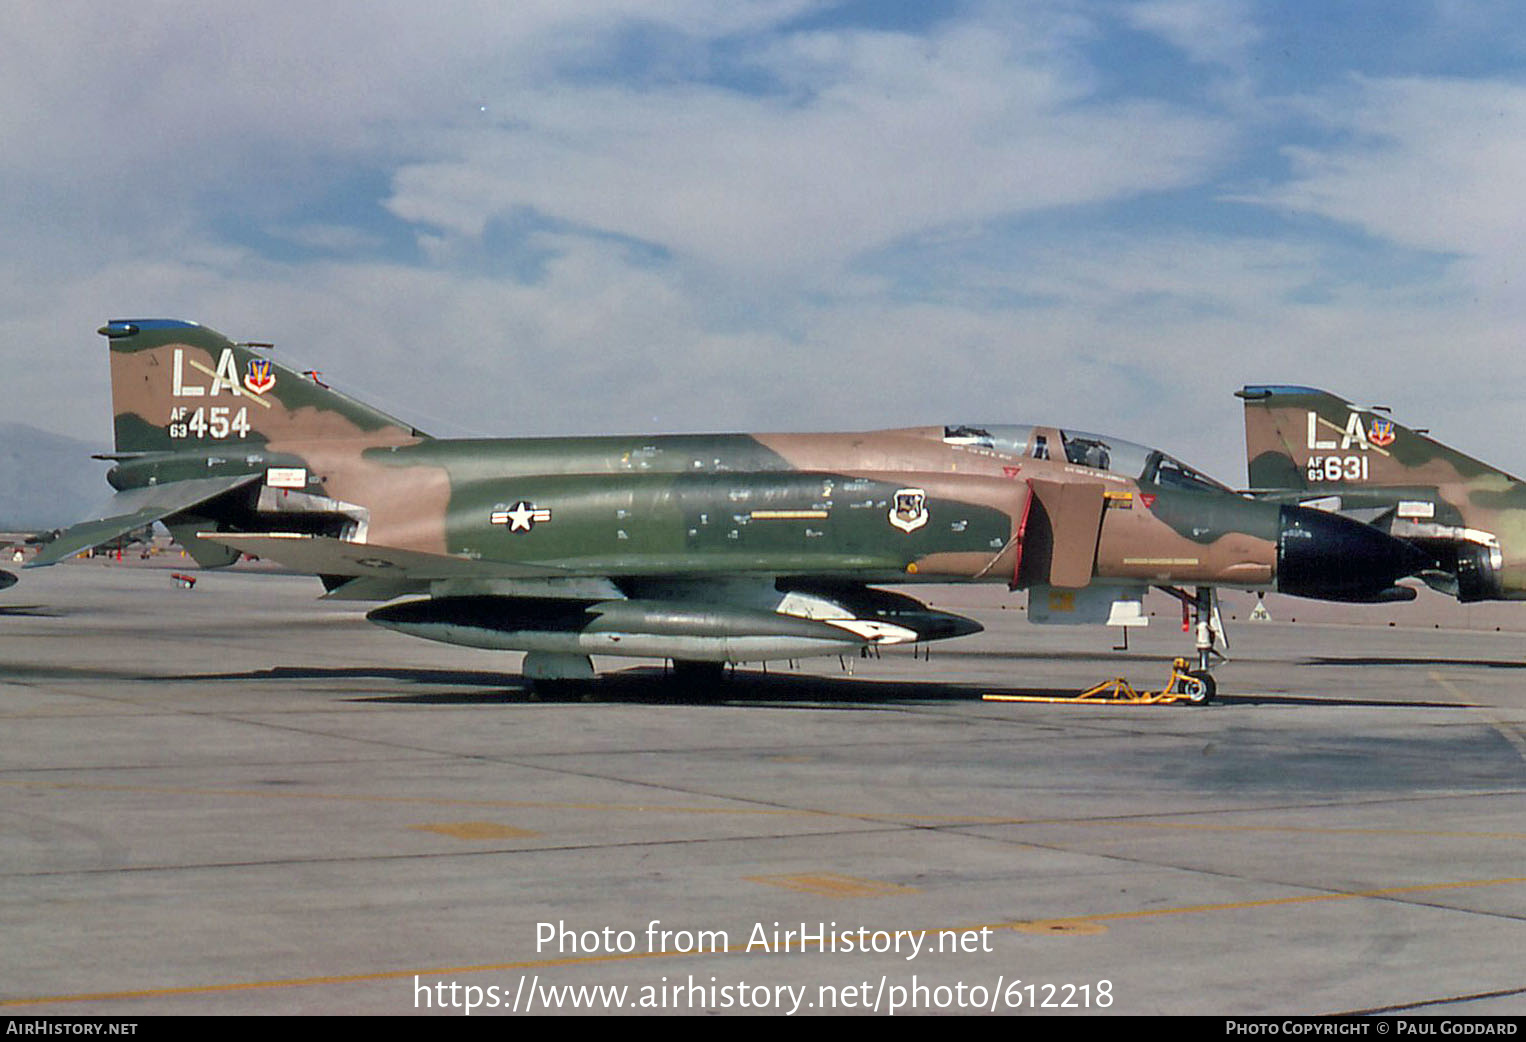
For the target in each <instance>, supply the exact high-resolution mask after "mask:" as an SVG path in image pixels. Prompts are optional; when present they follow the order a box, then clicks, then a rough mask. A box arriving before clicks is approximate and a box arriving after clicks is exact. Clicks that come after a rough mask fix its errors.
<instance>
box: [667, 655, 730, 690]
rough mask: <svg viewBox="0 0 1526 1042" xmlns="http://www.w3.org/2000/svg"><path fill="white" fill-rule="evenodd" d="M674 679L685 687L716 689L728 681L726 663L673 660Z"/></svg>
mask: <svg viewBox="0 0 1526 1042" xmlns="http://www.w3.org/2000/svg"><path fill="white" fill-rule="evenodd" d="M673 679H674V681H676V682H677V683H679V684H681V685H683V686H684V687H714V686H716V685H719V684H722V683H724V682H725V680H726V663H724V662H696V661H693V660H690V659H674V660H673Z"/></svg>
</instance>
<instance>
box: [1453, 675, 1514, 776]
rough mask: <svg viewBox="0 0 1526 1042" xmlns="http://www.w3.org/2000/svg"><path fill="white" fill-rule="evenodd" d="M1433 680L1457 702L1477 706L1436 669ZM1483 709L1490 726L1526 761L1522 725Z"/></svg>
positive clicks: (1488, 709) (1491, 710)
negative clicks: (1502, 718)
mask: <svg viewBox="0 0 1526 1042" xmlns="http://www.w3.org/2000/svg"><path fill="white" fill-rule="evenodd" d="M1431 679H1432V680H1433V681H1435V682H1436V684H1437V686H1438V687H1440V688H1441V690H1443V691H1445V692H1446V693H1447V694H1448V695H1450V696H1451V697H1452V698H1454V699H1456V700H1457V701H1459V702H1462V703H1465V704H1467V705H1476V704H1477V703H1476V701H1475V700H1474V699H1471V698H1469V697H1468V696H1467V695H1465V694H1463V692H1462V689H1461V688H1460V687H1458V686H1457V684H1456V682H1454V681H1452V680H1449V679H1447V678H1446V677H1444V676H1442V675H1441V674H1440V673H1438V672H1436V671H1435V670H1434V669H1433V670H1431ZM1481 708H1483V709H1484V712H1485V719H1486V720H1488V721H1489V726H1490V727H1492V728H1494V729H1495V730H1496V731H1498V732H1499V733H1500V735H1501V736H1502V737H1503V738H1504V739H1505V741H1507V742H1509V743H1510V745H1511V747H1512V748H1514V749H1515V751H1516V752H1518V753H1520V754H1521V759H1523V760H1526V733H1523V732H1522V731H1521V725H1520V724H1517V723H1514V722H1512V721H1510V720H1501V719H1500V718H1499V717H1498V716H1497V715H1495V713H1494V711H1493V709H1492V707H1489V706H1483V707H1481Z"/></svg>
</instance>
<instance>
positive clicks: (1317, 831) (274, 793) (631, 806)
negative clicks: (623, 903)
mask: <svg viewBox="0 0 1526 1042" xmlns="http://www.w3.org/2000/svg"><path fill="white" fill-rule="evenodd" d="M790 762H795V761H794V760H791V761H790ZM4 787H20V788H41V789H58V790H62V791H71V792H117V793H140V794H149V795H156V796H161V795H169V796H215V797H231V798H240V799H267V800H268V799H274V800H313V801H319V802H321V801H324V800H334V801H338V802H344V803H378V804H397V805H402V806H425V807H474V808H486V809H500V810H501V809H507V810H557V811H562V810H583V811H592V812H595V813H630V814H695V815H738V816H743V817H768V818H841V819H845V820H849V821H867V822H882V823H885V824H895V823H897V822H918V823H921V824H929V825H992V826H1014V827H1056V826H1067V827H1070V828H1077V829H1158V830H1161V831H1167V832H1169V831H1172V830H1181V831H1200V832H1268V833H1287V834H1290V835H1310V836H1429V837H1433V838H1437V839H1502V840H1521V839H1526V833H1521V832H1472V831H1460V830H1426V829H1388V828H1359V827H1318V826H1303V825H1221V824H1210V823H1206V822H1190V821H1141V820H1126V821H1120V820H1105V821H1097V820H1091V821H1089V820H1079V821H1078V820H1074V819H1070V818H1013V817H1002V816H998V815H979V814H911V813H905V812H902V811H896V810H884V811H854V810H825V809H822V808H813V807H799V808H787V807H701V806H694V805H688V804H664V803H587V802H582V803H580V802H570V801H558V800H474V799H461V798H458V797H447V796H385V795H378V794H375V793H346V792H289V791H283V790H280V789H201V788H192V787H185V786H167V785H113V784H100V783H87V782H58V781H39V780H32V779H11V780H6V781H0V788H4ZM1319 809H1320V810H1321V811H1328V810H1329V809H1330V808H1328V807H1321V808H1319ZM1235 813H1241V814H1243V813H1248V812H1235Z"/></svg>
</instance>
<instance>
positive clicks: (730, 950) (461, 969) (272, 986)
mask: <svg viewBox="0 0 1526 1042" xmlns="http://www.w3.org/2000/svg"><path fill="white" fill-rule="evenodd" d="M1523 883H1526V877H1512V878H1507V879H1470V880H1459V881H1456V882H1449V883H1415V884H1411V885H1408V886H1391V887H1381V888H1378V889H1374V890H1359V891H1353V892H1350V893H1334V894H1328V893H1327V894H1306V895H1299V896H1294V897H1275V898H1268V899H1266V900H1263V901H1233V902H1225V903H1222V904H1202V905H1183V906H1179V907H1176V908H1154V909H1146V910H1141V911H1135V912H1103V913H1099V914H1096V915H1078V916H1071V917H1068V918H1062V919H1036V920H1024V921H1006V922H996V923H979V924H975V925H973V926H970V925H966V926H954V927H929V928H912V929H909V930H905V931H901V932H904V933H911V934H921V935H923V936H924V937H925V936H927V935H929V934H931V935H938V934H945V933H948V934H955V935H969V934H971V933H978V932H980V931H982V930H991V931H996V930H1012V931H1020V932H1027V933H1046V934H1054V935H1069V936H1075V935H1077V934H1083V935H1084V934H1096V933H1100V932H1102V930H1101V929H1098V928H1097V927H1098V926H1099V925H1100V924H1102V923H1106V922H1120V921H1124V920H1130V919H1161V918H1166V917H1168V916H1174V915H1201V914H1206V913H1209V912H1234V911H1247V910H1254V909H1261V908H1278V907H1289V906H1293V905H1303V904H1314V903H1318V902H1330V901H1351V900H1361V899H1376V898H1385V897H1393V896H1397V895H1400V894H1415V893H1425V892H1428V891H1437V890H1461V889H1468V888H1476V887H1486V886H1517V885H1520V884H1523ZM891 932H896V931H894V930H891ZM727 939H728V942H729V940H730V938H729V936H728V938H727ZM813 946H814V947H817V948H820V947H821V944H820V943H818V942H814V941H811V942H801V941H790V942H787V943H784V944H780V945H775V946H771V947H770V949H768V953H769V954H773V953H777V952H782V951H796V950H799V951H806V950H808V949H810V948H811V947H813ZM749 947H752V946H751V945H748V946H737V945H730V944H728V946H727V947H725V948H718V949H713V950H704V951H699V950H684V951H670V950H666V949H664V950H660V951H651V952H643V951H636V952H630V953H610V954H597V955H579V956H562V957H559V958H554V959H528V960H522V961H517V962H501V963H483V964H476V965H468V966H445V967H428V968H420V969H405V970H383V971H379V972H372V973H347V974H333V975H327V976H315V977H291V978H287V979H284V980H258V981H229V982H225V983H222V984H200V985H185V986H180V987H169V988H143V989H137V990H121V991H99V992H88V993H80V994H74V995H37V996H28V997H18V998H9V999H0V1008H16V1007H20V1006H42V1005H49V1004H53V1003H72V1002H102V1001H108V1000H112V1001H119V1000H124V999H153V998H174V997H178V996H192V995H218V994H228V993H232V992H240V991H259V990H279V989H286V988H310V987H316V986H320V985H325V984H364V983H371V982H377V981H395V980H409V979H411V978H413V977H418V978H420V979H423V978H432V979H436V980H437V979H438V978H441V977H449V976H459V975H463V974H469V973H497V972H504V971H509V970H537V969H550V968H554V967H558V966H583V965H590V964H598V963H615V962H631V961H633V960H636V959H673V958H692V957H694V956H708V955H745V954H748V953H749V952H748V949H749Z"/></svg>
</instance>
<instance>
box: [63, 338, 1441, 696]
mask: <svg viewBox="0 0 1526 1042" xmlns="http://www.w3.org/2000/svg"><path fill="white" fill-rule="evenodd" d="M100 332H101V333H102V334H104V335H105V336H106V337H107V339H108V341H109V343H110V356H111V380H112V394H113V399H114V407H115V413H116V419H115V422H116V451H115V452H114V453H112V454H111V455H110V456H109V458H110V459H112V460H114V461H115V464H116V465H115V466H114V467H113V468H112V469H111V471H110V473H109V474H108V480H109V481H110V482H111V484H112V485H113V486H114V487H115V488H116V489H118V490H119V491H118V492H117V494H116V497H115V502H114V503H113V505H111V506H109V507H108V508H106V510H104V511H103V512H102V514H101V516H100V517H99V518H97V519H95V520H91V521H87V522H85V523H82V524H80V525H77V526H75V527H74V528H71V529H69V530H68V531H66V532H64V533H63V534H62V535H61V536H60V537H59V538H58V539H57V540H55V541H54V542H53V543H52V544H50V545H49V546H48V547H47V548H46V549H45V550H44V551H43V553H42V554H41V555H40V556H39V557H38V558H37V559H36V560H35V561H34V562H33V565H45V564H50V563H52V562H54V561H58V560H62V559H63V558H65V557H68V556H70V555H71V554H73V553H75V552H78V551H79V550H80V549H82V548H84V547H87V546H90V545H94V544H98V543H100V542H102V541H104V540H108V539H112V538H115V537H116V536H118V535H120V534H121V533H122V532H124V531H127V530H129V529H132V528H137V527H140V526H142V525H145V524H149V523H151V522H154V521H163V522H164V523H165V524H166V525H167V526H168V528H169V529H170V531H171V533H172V534H173V535H174V536H175V538H176V539H177V540H178V541H179V542H180V543H181V544H182V545H183V546H184V547H186V549H187V550H188V551H189V552H190V553H191V554H192V555H193V556H194V557H195V558H196V559H197V560H198V561H199V562H200V563H201V564H203V565H206V566H216V565H225V564H229V563H231V562H233V561H234V560H236V559H237V558H238V556H239V554H240V553H241V552H242V553H247V554H252V555H257V556H259V557H263V558H268V559H271V560H274V561H276V562H278V563H280V564H283V565H286V566H287V567H289V568H292V569H294V570H296V571H299V572H305V573H309V574H315V575H319V576H321V577H322V578H323V581H324V583H325V585H326V586H327V588H328V590H329V596H331V597H338V598H351V599H366V600H383V601H386V600H392V599H394V598H398V597H412V599H408V600H403V601H401V602H399V603H395V604H389V605H387V606H384V607H381V608H377V609H375V610H373V611H371V612H370V614H369V615H368V618H370V619H371V620H372V621H374V622H377V623H379V624H381V625H383V626H388V627H391V628H393V629H397V630H401V631H403V632H406V633H412V634H416V635H418V636H422V637H428V638H431V639H434V640H441V641H446V642H449V643H455V644H463V645H469V646H473V647H483V648H498V649H504V650H513V651H524V652H527V653H528V654H527V656H526V659H525V664H524V672H525V675H526V676H527V677H530V678H532V679H537V678H538V679H572V678H582V677H588V676H591V675H592V662H591V660H590V658H589V656H590V655H593V654H601V655H626V656H639V657H655V658H665V659H672V660H673V661H674V664H675V669H676V670H677V671H678V672H680V673H688V674H690V675H691V676H718V675H719V673H720V670H721V669H722V668H723V665H724V663H727V662H731V663H736V662H752V661H760V660H767V659H789V658H801V657H807V656H810V655H831V654H838V655H841V654H844V653H850V652H854V651H860V650H861V649H865V648H868V647H871V646H877V645H892V644H908V643H909V644H918V643H921V642H925V641H932V640H939V639H943V638H947V637H955V636H960V635H962V634H968V633H973V632H976V631H978V630H979V629H980V628H981V627H980V625H979V624H978V623H976V622H974V621H973V620H970V619H966V618H963V617H960V616H958V615H952V614H948V613H946V612H940V611H935V610H933V609H931V608H929V607H927V606H926V605H924V604H922V603H921V602H919V601H917V600H914V599H913V598H911V597H909V596H907V595H905V594H902V593H896V592H891V591H887V590H882V589H879V588H878V587H879V586H881V585H886V584H897V585H900V584H907V583H922V582H999V583H1005V584H1007V585H1008V586H1009V587H1012V588H1018V587H1026V588H1027V589H1028V590H1029V591H1030V605H1031V610H1030V617H1033V618H1035V619H1036V620H1037V621H1058V622H1103V621H1112V622H1114V623H1115V624H1122V625H1129V624H1141V623H1143V622H1144V621H1145V615H1144V612H1143V609H1142V599H1143V594H1144V592H1145V591H1146V589H1147V588H1148V587H1149V586H1151V585H1157V586H1161V587H1163V588H1168V589H1170V590H1172V591H1173V592H1174V593H1176V595H1177V596H1179V597H1180V598H1181V599H1182V601H1183V603H1184V605H1186V606H1188V607H1190V608H1191V610H1192V611H1193V612H1195V613H1196V615H1197V616H1198V627H1197V647H1198V670H1197V673H1198V676H1197V678H1196V679H1195V681H1194V684H1195V687H1194V691H1195V692H1196V693H1198V694H1200V695H1202V696H1203V697H1207V696H1208V695H1211V693H1212V678H1211V676H1210V675H1209V673H1208V670H1209V668H1210V666H1211V665H1212V656H1213V655H1214V654H1215V653H1216V649H1215V647H1214V645H1215V643H1216V642H1217V640H1218V639H1219V638H1220V637H1221V635H1222V634H1221V627H1220V626H1219V623H1218V615H1217V612H1216V611H1215V610H1214V597H1213V588H1214V587H1216V586H1219V585H1230V586H1234V587H1246V588H1273V589H1279V590H1282V591H1284V592H1288V593H1294V594H1300V595H1304V596H1316V597H1325V596H1340V597H1350V596H1367V595H1378V594H1380V593H1381V591H1383V590H1386V589H1388V588H1390V587H1392V586H1393V584H1394V582H1395V581H1396V580H1397V579H1398V578H1400V577H1402V576H1404V575H1407V574H1409V572H1410V571H1411V570H1412V569H1413V567H1414V566H1415V560H1414V558H1415V556H1416V555H1415V554H1414V552H1413V550H1411V549H1410V548H1408V547H1407V546H1405V545H1404V544H1402V543H1399V542H1397V541H1395V540H1391V539H1389V538H1388V537H1387V536H1384V535H1383V534H1381V533H1379V532H1377V531H1376V530H1374V529H1372V528H1369V527H1368V526H1366V525H1362V524H1359V523H1357V522H1353V521H1349V520H1347V519H1344V518H1340V517H1336V516H1334V515H1331V514H1328V513H1323V512H1319V511H1310V510H1303V509H1300V508H1297V507H1280V506H1277V505H1273V504H1266V503H1258V502H1254V501H1252V500H1249V499H1246V498H1244V497H1241V496H1239V495H1236V494H1234V493H1233V492H1231V491H1230V490H1229V489H1227V488H1225V487H1224V486H1222V485H1220V484H1218V483H1217V482H1214V481H1212V480H1210V479H1208V478H1205V477H1203V476H1202V475H1201V474H1199V473H1197V472H1196V471H1194V470H1192V469H1191V468H1190V467H1187V466H1186V465H1184V464H1182V463H1180V462H1178V461H1177V460H1175V459H1173V458H1171V457H1170V456H1167V455H1165V454H1164V453H1161V452H1158V451H1153V450H1150V449H1146V448H1143V447H1141V446H1136V445H1132V444H1129V443H1127V442H1123V441H1118V440H1115V439H1111V438H1103V437H1098V436H1093V435H1081V434H1076V433H1073V432H1070V431H1064V430H1060V429H1058V428H1052V427H1026V426H1022V427H1020V426H995V427H972V426H948V427H925V428H911V429H906V430H888V431H875V432H868V433H857V434H759V435H749V434H720V435H670V436H645V435H640V436H625V437H584V438H524V439H512V440H475V439H473V440H447V439H439V438H432V437H429V436H428V435H426V434H424V433H422V432H421V431H419V430H418V429H416V428H415V427H413V426H412V425H411V424H408V423H406V422H403V421H401V420H398V419H395V418H393V417H391V416H388V415H386V414H385V413H382V412H379V411H378V410H376V409H374V408H371V407H370V406H367V405H363V404H361V403H360V402H357V401H355V400H354V399H351V398H349V397H346V396H345V395H343V394H340V393H339V392H337V391H334V390H332V389H331V388H329V387H327V386H325V385H323V384H320V383H318V382H317V381H316V380H315V379H305V378H304V377H303V376H301V375H298V374H297V373H296V372H294V371H292V370H290V369H287V368H284V367H282V366H280V365H277V364H275V363H274V362H272V361H271V360H270V359H269V358H268V357H267V356H266V355H265V354H264V353H262V351H261V350H259V349H258V347H257V346H256V345H249V344H235V343H233V342H232V341H230V340H228V339H227V338H225V337H223V336H222V335H220V334H218V333H215V332H213V331H212V330H210V329H207V328H205V327H202V326H199V325H195V324H193V323H188V322H181V321H173V320H164V319H155V320H132V321H113V322H111V323H108V324H107V325H106V326H105V327H103V328H102V329H101V330H100ZM261 346H263V345H261ZM1187 586H1191V587H1193V588H1194V589H1193V590H1192V591H1191V592H1188V591H1187V590H1186V589H1184V587H1187Z"/></svg>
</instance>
